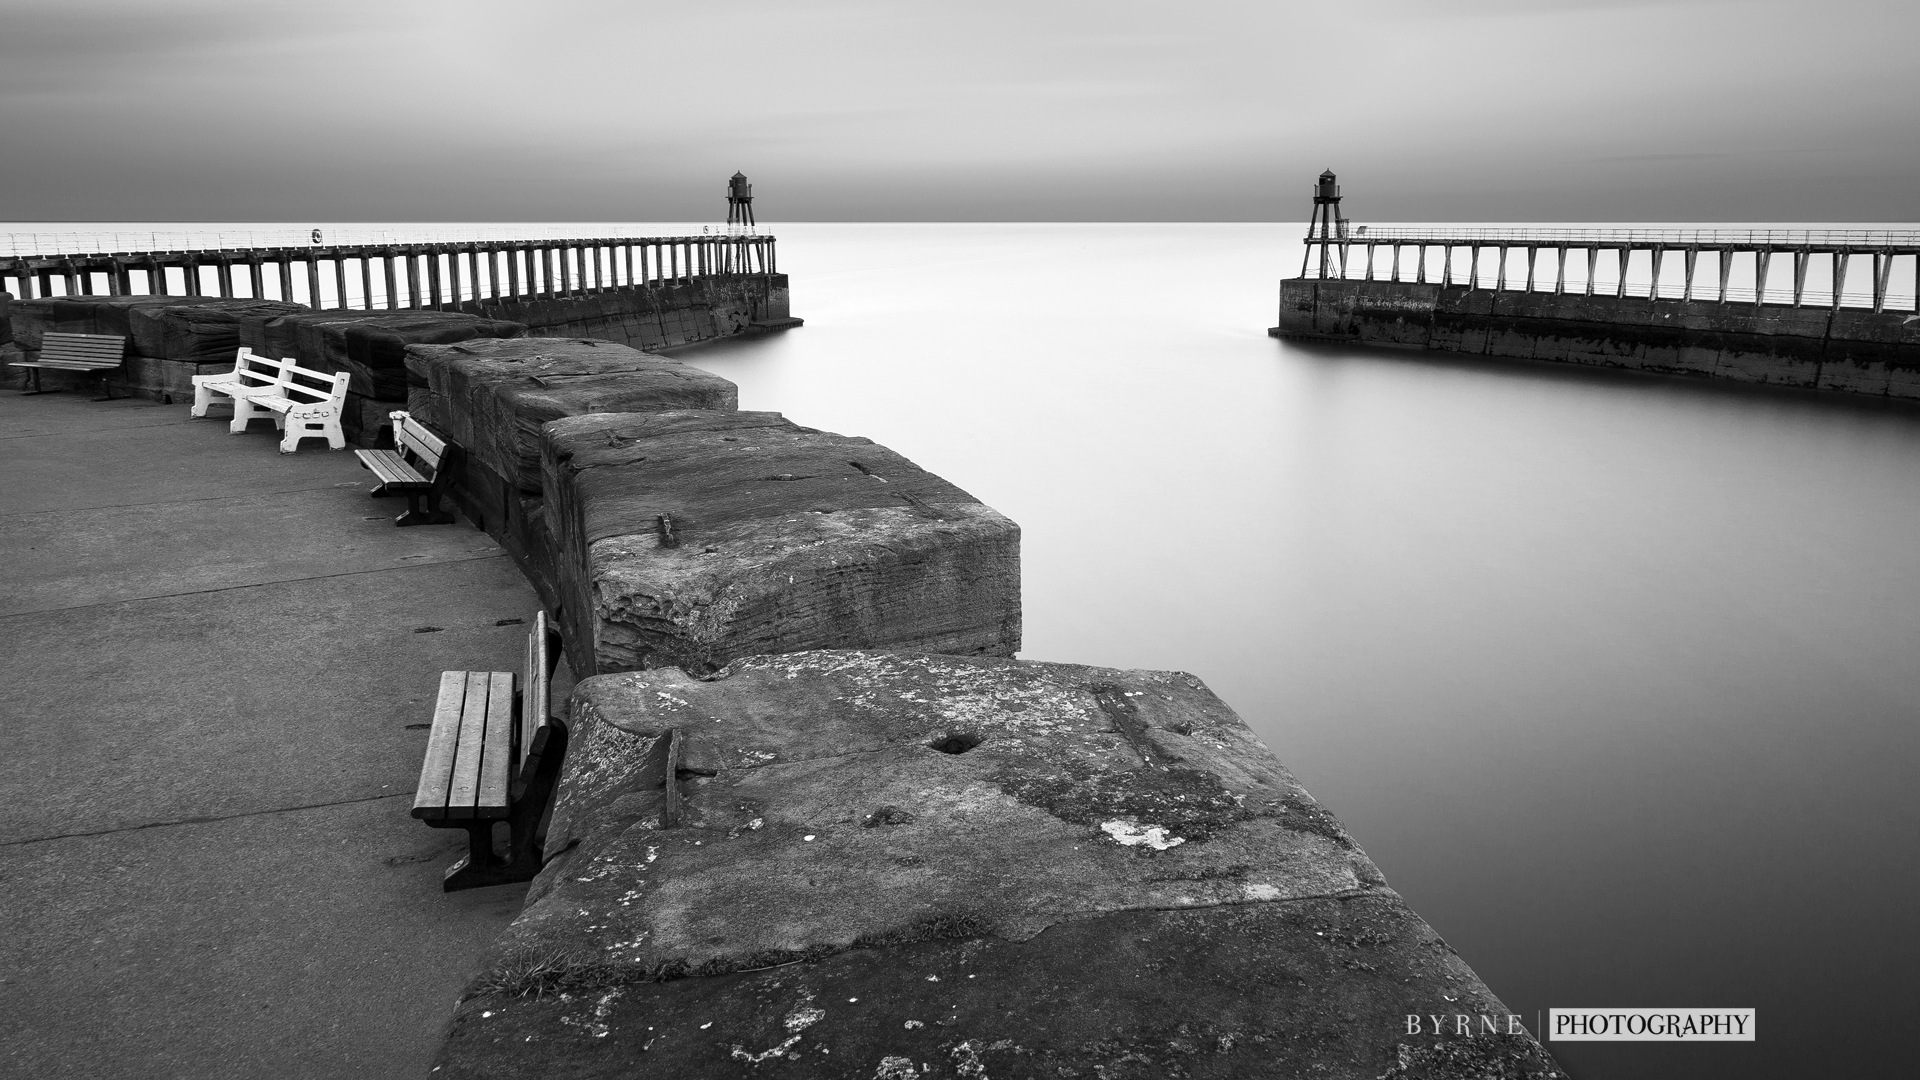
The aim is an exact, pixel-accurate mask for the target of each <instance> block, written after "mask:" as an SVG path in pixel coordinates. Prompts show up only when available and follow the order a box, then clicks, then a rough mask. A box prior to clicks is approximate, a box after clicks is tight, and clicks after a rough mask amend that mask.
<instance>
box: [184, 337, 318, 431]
mask: <svg viewBox="0 0 1920 1080" xmlns="http://www.w3.org/2000/svg"><path fill="white" fill-rule="evenodd" d="M351 378H352V376H350V375H349V374H348V373H347V372H344V371H336V372H334V373H333V374H331V375H328V374H326V373H325V372H320V371H311V370H309V369H307V368H303V367H301V366H299V365H298V364H296V363H294V362H293V361H292V360H275V359H273V358H272V357H267V356H259V355H256V354H255V353H254V351H253V350H252V349H249V348H247V347H246V346H244V345H243V346H241V347H240V351H239V352H238V353H237V354H236V355H235V356H234V361H233V370H232V371H228V372H223V373H221V374H218V375H195V376H194V377H193V410H192V415H194V416H205V415H207V406H209V405H211V404H213V395H215V394H222V395H225V396H226V397H230V398H232V399H233V422H232V423H231V424H228V425H227V430H228V431H229V432H230V433H232V434H234V435H238V434H240V433H241V432H243V431H245V430H247V422H248V421H249V420H253V419H255V418H256V417H260V416H272V417H273V425H274V426H275V427H277V428H279V429H280V430H281V432H282V436H281V439H280V452H281V453H283V454H291V453H293V450H294V447H296V446H298V445H300V440H301V439H307V438H323V439H326V440H327V446H328V447H330V448H332V449H334V450H340V449H343V448H345V447H346V445H347V437H346V435H345V434H344V433H343V432H341V430H340V411H341V409H342V408H344V407H345V406H346V403H347V383H348V381H349V380H350V379H351ZM262 409H264V410H266V411H265V412H261V411H260V410H262Z"/></svg>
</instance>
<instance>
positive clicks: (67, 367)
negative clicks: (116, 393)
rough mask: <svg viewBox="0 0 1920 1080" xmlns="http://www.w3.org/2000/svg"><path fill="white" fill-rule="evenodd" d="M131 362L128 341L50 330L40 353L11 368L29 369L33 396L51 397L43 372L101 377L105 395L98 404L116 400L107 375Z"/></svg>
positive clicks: (109, 335) (10, 365) (42, 339)
mask: <svg viewBox="0 0 1920 1080" xmlns="http://www.w3.org/2000/svg"><path fill="white" fill-rule="evenodd" d="M126 359H127V339H126V338H125V337H124V336H120V337H116V336H114V335H112V334H62V333H58V332H55V331H49V332H47V333H46V334H45V335H43V336H42V337H41V339H40V352H39V355H37V356H35V357H34V358H33V359H31V360H15V361H13V362H12V363H10V364H8V365H7V366H8V367H17V368H26V369H27V370H28V371H29V372H30V373H31V376H30V377H31V380H32V387H33V388H32V389H30V390H27V391H25V392H26V393H29V394H51V393H53V391H51V390H42V389H41V388H40V371H41V369H43V368H52V369H53V370H55V371H79V372H85V373H88V374H92V375H98V376H99V377H100V393H101V394H102V395H104V396H102V397H98V398H95V399H94V400H96V401H112V400H113V390H112V389H111V388H109V387H108V385H107V372H109V371H113V370H115V369H117V368H119V366H120V365H121V364H123V363H125V362H126Z"/></svg>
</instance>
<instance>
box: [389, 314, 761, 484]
mask: <svg viewBox="0 0 1920 1080" xmlns="http://www.w3.org/2000/svg"><path fill="white" fill-rule="evenodd" d="M406 363H407V371H408V374H409V375H410V376H411V380H410V381H411V384H412V387H413V389H412V390H411V391H410V392H409V394H408V403H409V405H410V406H411V407H413V411H414V415H415V416H416V417H418V418H420V419H422V420H424V421H426V422H427V423H429V424H431V425H432V426H433V427H434V428H436V429H437V430H439V431H442V432H444V433H446V434H447V435H448V436H450V437H451V438H452V439H453V440H454V441H455V442H457V443H459V444H460V445H461V446H462V447H464V448H466V451H467V456H468V458H469V459H470V460H472V461H475V462H478V463H479V464H481V465H484V466H486V467H487V468H488V469H490V470H492V472H493V473H495V474H496V475H498V476H501V477H503V478H505V479H506V481H507V482H508V483H509V484H511V485H512V486H513V488H514V489H515V490H517V491H521V492H525V493H527V494H530V495H538V494H539V493H540V485H541V476H540V427H541V425H543V424H545V423H546V422H547V421H549V420H558V419H559V418H561V417H563V416H579V415H582V414H585V413H624V412H651V411H655V410H660V409H721V410H727V409H734V408H737V407H738V406H739V403H740V390H739V388H738V387H736V386H734V385H733V383H731V382H728V381H727V380H726V379H723V378H721V377H720V376H718V375H712V374H709V373H707V372H705V371H702V370H700V369H699V368H695V367H688V366H687V365H686V364H684V363H682V362H680V361H678V360H674V359H671V358H669V357H665V356H656V355H654V354H652V353H645V352H641V351H639V350H638V349H633V348H629V347H627V346H625V345H620V344H617V343H615V342H611V341H594V340H589V339H554V338H509V339H495V340H479V341H470V342H466V343H464V344H459V345H409V346H407V359H406ZM422 390H424V391H425V392H424V393H422V392H421V391H422Z"/></svg>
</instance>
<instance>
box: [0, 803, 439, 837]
mask: <svg viewBox="0 0 1920 1080" xmlns="http://www.w3.org/2000/svg"><path fill="white" fill-rule="evenodd" d="M412 795H413V792H411V791H394V792H389V793H387V794H385V795H368V796H365V797H363V798H359V799H339V800H337V801H335V802H317V803H302V804H300V805H299V806H270V807H268V808H267V809H265V810H240V811H237V812H235V813H231V814H208V815H204V816H201V817H187V818H177V819H175V820H173V821H149V822H147V823H146V824H144V825H122V826H120V827H119V828H117V829H95V830H93V831H91V832H70V833H58V834H56V835H53V836H30V837H28V838H27V839H25V840H0V848H10V847H24V846H25V845H27V844H44V843H47V842H49V841H52V840H80V839H84V838H86V837H89V836H113V835H115V834H117V833H129V832H140V831H142V830H144V829H165V828H170V827H172V826H174V825H210V824H212V823H213V822H216V821H233V820H235V819H236V818H243V817H261V816H263V815H265V814H291V813H293V812H295V811H298V810H325V809H326V808H327V807H329V806H356V805H358V804H360V803H370V802H379V801H380V800H381V799H401V798H410V797H411V796H412Z"/></svg>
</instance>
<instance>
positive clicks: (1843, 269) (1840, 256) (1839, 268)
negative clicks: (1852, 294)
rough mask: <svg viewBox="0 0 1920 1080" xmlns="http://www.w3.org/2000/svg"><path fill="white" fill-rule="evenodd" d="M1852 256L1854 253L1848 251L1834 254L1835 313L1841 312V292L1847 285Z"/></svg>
mask: <svg viewBox="0 0 1920 1080" xmlns="http://www.w3.org/2000/svg"><path fill="white" fill-rule="evenodd" d="M1851 256H1852V253H1851V252H1846V251H1836V252H1834V253H1833V310H1835V311H1839V310H1840V290H1841V289H1843V288H1845V287H1846V284H1847V260H1848V259H1849V258H1850V257H1851Z"/></svg>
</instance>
